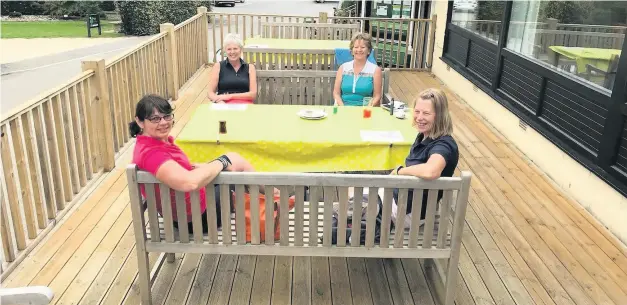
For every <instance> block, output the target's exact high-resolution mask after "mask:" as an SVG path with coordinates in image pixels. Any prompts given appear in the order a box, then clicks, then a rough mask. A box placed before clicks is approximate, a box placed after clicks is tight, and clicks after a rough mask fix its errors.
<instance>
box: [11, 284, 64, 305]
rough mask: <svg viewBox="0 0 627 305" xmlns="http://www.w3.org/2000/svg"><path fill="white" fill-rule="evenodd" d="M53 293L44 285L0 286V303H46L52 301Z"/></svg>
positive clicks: (40, 304)
mask: <svg viewBox="0 0 627 305" xmlns="http://www.w3.org/2000/svg"><path fill="white" fill-rule="evenodd" d="M53 297H54V293H53V292H52V290H51V289H50V288H48V287H46V286H32V287H20V288H0V304H2V305H12V304H15V305H18V304H31V305H46V304H49V303H50V301H52V298H53Z"/></svg>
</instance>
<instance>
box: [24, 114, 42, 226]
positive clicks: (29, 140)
mask: <svg viewBox="0 0 627 305" xmlns="http://www.w3.org/2000/svg"><path fill="white" fill-rule="evenodd" d="M23 130H24V140H25V145H24V147H25V150H26V151H27V152H28V163H29V165H30V179H31V187H32V189H33V201H34V204H35V210H36V211H37V224H38V226H39V228H40V229H44V228H46V226H47V225H48V210H47V208H46V207H47V201H46V196H45V195H44V178H43V175H42V170H41V169H42V164H41V161H42V159H40V157H39V147H38V145H37V133H36V132H35V123H34V116H33V111H32V110H31V111H29V112H27V113H26V115H25V120H24V122H23Z"/></svg>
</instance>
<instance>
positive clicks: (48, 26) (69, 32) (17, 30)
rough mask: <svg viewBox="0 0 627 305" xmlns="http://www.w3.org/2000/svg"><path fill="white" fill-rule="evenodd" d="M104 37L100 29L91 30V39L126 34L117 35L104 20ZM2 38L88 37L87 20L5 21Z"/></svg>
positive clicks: (112, 27) (2, 27)
mask: <svg viewBox="0 0 627 305" xmlns="http://www.w3.org/2000/svg"><path fill="white" fill-rule="evenodd" d="M101 22H102V35H100V36H99V35H98V28H93V29H91V37H92V38H97V37H120V36H124V34H120V33H116V32H115V30H114V26H113V24H111V23H110V22H109V21H106V20H102V21H101ZM0 28H1V33H2V38H50V37H85V38H86V37H87V24H86V21H85V20H81V21H77V20H71V21H69V20H68V21H65V20H58V21H28V22H26V21H25V22H21V21H3V22H2V23H1V27H0Z"/></svg>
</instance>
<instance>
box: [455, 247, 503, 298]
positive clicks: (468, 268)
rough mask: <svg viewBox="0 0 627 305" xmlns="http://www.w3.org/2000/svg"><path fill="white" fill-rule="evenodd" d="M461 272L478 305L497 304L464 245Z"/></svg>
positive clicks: (460, 257)
mask: <svg viewBox="0 0 627 305" xmlns="http://www.w3.org/2000/svg"><path fill="white" fill-rule="evenodd" d="M459 271H460V273H461V274H462V277H463V278H464V281H465V282H466V285H468V289H469V290H470V294H471V295H472V298H473V299H474V300H475V303H476V304H477V305H482V304H496V302H494V299H493V298H492V295H491V294H490V292H489V291H488V287H486V283H485V282H484V281H483V279H482V278H481V276H480V275H479V271H478V270H477V266H475V265H474V264H473V262H472V260H470V256H469V255H468V251H466V247H464V246H463V245H462V247H461V253H460V256H459Z"/></svg>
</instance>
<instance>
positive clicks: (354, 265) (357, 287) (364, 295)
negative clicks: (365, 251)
mask: <svg viewBox="0 0 627 305" xmlns="http://www.w3.org/2000/svg"><path fill="white" fill-rule="evenodd" d="M346 263H347V265H348V276H349V279H350V285H351V295H352V298H353V304H357V305H373V303H372V294H371V293H370V286H369V284H368V272H367V271H366V265H365V262H364V259H363V258H361V257H347V258H346Z"/></svg>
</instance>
